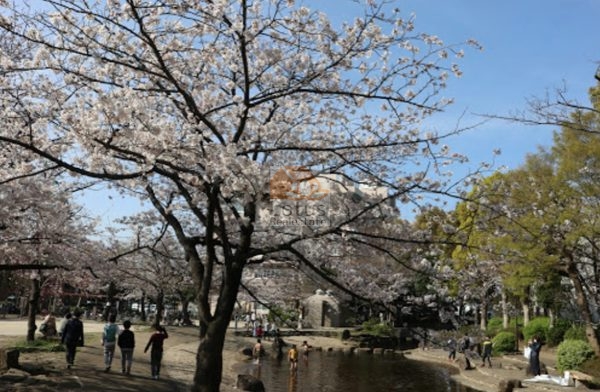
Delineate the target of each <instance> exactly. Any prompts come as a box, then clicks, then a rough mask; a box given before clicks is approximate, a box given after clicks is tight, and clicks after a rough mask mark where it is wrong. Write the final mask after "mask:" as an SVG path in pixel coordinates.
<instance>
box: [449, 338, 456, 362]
mask: <svg viewBox="0 0 600 392" xmlns="http://www.w3.org/2000/svg"><path fill="white" fill-rule="evenodd" d="M448 361H456V339H454V338H450V339H448Z"/></svg>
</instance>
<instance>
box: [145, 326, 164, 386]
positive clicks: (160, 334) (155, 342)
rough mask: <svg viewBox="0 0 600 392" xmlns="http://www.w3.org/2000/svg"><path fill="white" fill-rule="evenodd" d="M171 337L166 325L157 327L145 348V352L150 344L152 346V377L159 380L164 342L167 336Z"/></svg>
mask: <svg viewBox="0 0 600 392" xmlns="http://www.w3.org/2000/svg"><path fill="white" fill-rule="evenodd" d="M168 337H169V334H168V333H167V330H166V329H165V328H164V327H160V326H158V327H156V332H154V333H153V334H152V336H150V340H148V344H147V345H146V348H145V349H144V353H146V352H147V351H148V349H149V348H150V346H152V350H151V351H150V369H151V371H152V378H153V379H155V380H158V377H159V376H160V362H161V361H162V355H163V342H164V341H165V339H166V338H168Z"/></svg>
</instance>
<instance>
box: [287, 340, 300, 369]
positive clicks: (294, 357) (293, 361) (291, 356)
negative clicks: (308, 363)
mask: <svg viewBox="0 0 600 392" xmlns="http://www.w3.org/2000/svg"><path fill="white" fill-rule="evenodd" d="M288 360H289V361H290V370H296V369H298V349H297V348H296V345H295V344H292V348H290V351H288Z"/></svg>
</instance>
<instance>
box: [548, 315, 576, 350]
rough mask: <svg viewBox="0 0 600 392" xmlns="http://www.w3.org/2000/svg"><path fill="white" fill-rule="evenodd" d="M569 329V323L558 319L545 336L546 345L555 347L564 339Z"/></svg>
mask: <svg viewBox="0 0 600 392" xmlns="http://www.w3.org/2000/svg"><path fill="white" fill-rule="evenodd" d="M569 328H571V322H570V321H568V320H565V319H558V320H556V322H555V323H554V325H553V326H552V327H550V328H549V329H548V333H547V334H546V344H547V345H548V346H550V347H556V346H558V345H559V344H560V342H562V341H563V339H564V338H565V332H567V330H568V329H569Z"/></svg>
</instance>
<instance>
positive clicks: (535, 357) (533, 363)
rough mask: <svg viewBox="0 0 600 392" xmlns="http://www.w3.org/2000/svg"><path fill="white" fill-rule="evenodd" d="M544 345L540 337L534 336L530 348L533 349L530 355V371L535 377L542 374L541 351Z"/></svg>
mask: <svg viewBox="0 0 600 392" xmlns="http://www.w3.org/2000/svg"><path fill="white" fill-rule="evenodd" d="M542 344H543V343H542V342H541V341H540V338H539V337H538V336H534V337H533V341H532V342H531V343H530V344H529V348H530V349H531V352H530V354H529V369H530V370H531V373H532V374H533V375H534V376H539V375H540V374H541V368H540V350H541V349H542Z"/></svg>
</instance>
